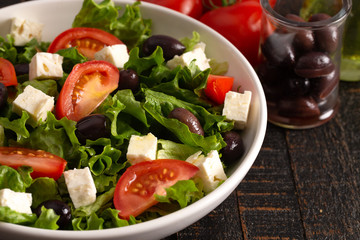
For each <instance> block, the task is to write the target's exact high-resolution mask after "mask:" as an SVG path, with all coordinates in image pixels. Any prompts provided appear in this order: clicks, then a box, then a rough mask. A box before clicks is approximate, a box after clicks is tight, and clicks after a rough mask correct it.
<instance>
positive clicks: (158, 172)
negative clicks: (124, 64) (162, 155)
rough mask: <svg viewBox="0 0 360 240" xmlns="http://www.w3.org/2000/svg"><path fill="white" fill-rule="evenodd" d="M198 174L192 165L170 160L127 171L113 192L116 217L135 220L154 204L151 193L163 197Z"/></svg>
mask: <svg viewBox="0 0 360 240" xmlns="http://www.w3.org/2000/svg"><path fill="white" fill-rule="evenodd" d="M198 170H199V169H198V167H196V166H195V165H193V164H190V163H188V162H184V161H181V160H174V159H159V160H153V161H144V162H140V163H137V164H135V165H133V166H131V167H129V168H128V169H126V171H125V172H124V174H123V175H122V176H121V177H120V179H119V181H118V183H117V185H116V188H115V194H114V205H115V208H116V209H117V210H119V217H120V218H123V219H129V217H130V216H134V217H136V216H138V215H139V214H141V213H142V212H144V211H145V210H146V209H148V208H149V207H151V206H153V205H155V204H157V201H156V200H155V196H154V194H155V193H156V194H158V195H165V194H166V191H165V188H167V187H170V186H172V185H174V184H175V183H176V182H177V181H179V180H188V179H190V178H191V177H193V176H194V175H195V174H196V173H197V171H198Z"/></svg>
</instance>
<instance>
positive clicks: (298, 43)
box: [286, 14, 315, 52]
mask: <svg viewBox="0 0 360 240" xmlns="http://www.w3.org/2000/svg"><path fill="white" fill-rule="evenodd" d="M286 18H287V19H289V20H291V21H294V22H305V20H304V19H303V18H301V17H300V16H298V15H295V14H287V15H286ZM293 44H294V47H295V49H296V50H297V51H299V52H308V51H311V50H312V49H313V48H314V46H315V39H314V34H313V32H312V31H311V30H305V29H301V30H297V31H296V35H295V37H294V42H293Z"/></svg>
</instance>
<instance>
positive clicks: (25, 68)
mask: <svg viewBox="0 0 360 240" xmlns="http://www.w3.org/2000/svg"><path fill="white" fill-rule="evenodd" d="M14 68H15V72H16V76H20V75H24V74H28V73H29V64H28V63H18V64H15V65H14Z"/></svg>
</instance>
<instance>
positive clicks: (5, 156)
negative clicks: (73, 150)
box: [0, 147, 67, 180]
mask: <svg viewBox="0 0 360 240" xmlns="http://www.w3.org/2000/svg"><path fill="white" fill-rule="evenodd" d="M66 164H67V162H66V161H65V160H64V159H62V158H61V157H58V156H56V155H54V154H52V153H48V152H45V151H42V150H33V149H27V148H19V147H0V165H6V166H9V167H12V168H15V169H17V168H18V167H21V166H30V167H32V168H33V170H34V171H33V172H32V173H31V177H32V178H38V177H49V178H53V179H55V180H57V179H58V178H59V177H60V176H61V175H62V174H63V172H64V169H65V166H66Z"/></svg>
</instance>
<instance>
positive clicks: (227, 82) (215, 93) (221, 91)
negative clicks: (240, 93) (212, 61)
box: [204, 74, 234, 105]
mask: <svg viewBox="0 0 360 240" xmlns="http://www.w3.org/2000/svg"><path fill="white" fill-rule="evenodd" d="M233 83H234V78H233V77H228V76H218V75H211V74H210V75H209V77H208V80H207V84H206V88H205V89H204V92H205V95H206V96H207V97H208V98H209V99H210V100H212V101H213V102H215V103H216V104H219V105H220V104H223V103H224V100H225V95H226V93H227V92H228V91H230V90H231V89H232V87H233Z"/></svg>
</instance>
